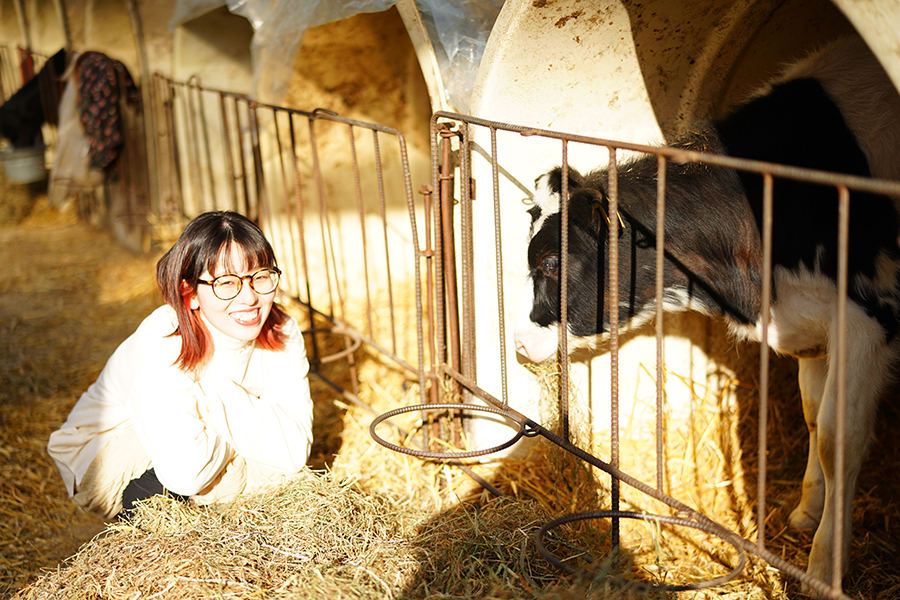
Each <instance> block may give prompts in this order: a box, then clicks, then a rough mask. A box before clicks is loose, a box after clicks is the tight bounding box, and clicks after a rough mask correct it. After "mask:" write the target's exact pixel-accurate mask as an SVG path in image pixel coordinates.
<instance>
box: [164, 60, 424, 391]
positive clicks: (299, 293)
mask: <svg viewBox="0 0 900 600" xmlns="http://www.w3.org/2000/svg"><path fill="white" fill-rule="evenodd" d="M153 84H154V88H153V99H154V100H153V102H154V106H155V107H156V119H157V123H158V125H157V129H156V133H155V138H154V141H155V147H156V150H155V154H156V157H157V174H158V178H157V185H158V188H159V194H158V196H159V202H158V205H157V206H155V207H154V210H153V219H154V221H155V227H154V230H155V231H156V236H157V238H158V239H159V241H162V242H164V243H170V242H171V240H172V238H174V236H177V235H178V233H179V232H180V231H181V229H182V228H183V226H184V224H185V223H186V221H187V220H189V219H191V218H193V217H194V216H196V215H197V214H199V213H201V212H204V211H208V210H235V211H238V212H241V213H243V214H246V215H248V216H249V217H251V218H252V219H254V220H256V221H257V222H258V223H260V226H261V227H262V228H263V229H264V230H265V231H266V234H267V236H268V237H269V239H270V241H271V242H272V244H273V247H274V248H275V251H276V256H277V257H278V261H279V266H280V267H281V269H282V271H284V273H285V277H284V283H283V286H282V287H283V289H284V291H286V292H287V295H288V296H290V298H291V300H292V301H293V302H295V303H296V304H297V305H298V306H299V307H301V308H300V310H301V312H302V313H303V315H304V316H305V319H306V323H305V327H306V333H307V334H308V337H307V341H308V344H309V354H310V362H311V370H312V372H313V374H314V375H316V376H318V377H320V378H322V379H323V380H325V381H326V382H328V383H329V384H331V385H332V386H333V387H335V388H336V389H338V390H339V391H340V392H341V393H342V394H343V395H344V397H345V398H347V399H348V400H350V401H352V402H354V403H356V404H360V405H363V406H365V404H364V403H362V402H361V401H360V399H359V397H358V395H357V390H356V389H354V385H353V384H352V383H351V385H350V387H346V386H341V385H339V384H338V383H337V382H336V381H334V380H333V378H332V377H330V376H329V374H328V372H327V369H325V368H324V367H325V366H326V365H327V363H328V362H330V361H333V360H338V359H344V360H347V361H349V362H350V366H351V369H352V368H353V356H354V355H353V350H355V349H356V348H357V347H358V346H359V345H360V344H362V343H364V344H366V346H367V347H368V348H370V349H372V350H373V351H374V352H376V353H377V354H379V355H380V356H382V357H385V358H387V359H388V360H389V361H391V362H392V363H393V364H395V365H396V366H398V367H399V368H400V369H402V370H403V371H404V372H405V373H407V376H408V377H409V378H411V379H412V380H414V381H417V382H419V384H420V386H419V387H420V389H421V390H422V394H423V395H422V398H423V399H424V397H425V396H424V394H425V390H426V389H427V387H428V386H427V384H426V381H425V366H424V365H425V364H426V356H425V347H424V344H423V340H424V339H425V333H424V329H423V327H424V322H425V321H424V318H423V311H424V303H423V293H424V292H423V289H422V287H421V285H420V282H421V281H423V280H424V279H423V277H422V265H423V258H422V257H421V254H420V253H419V248H420V247H424V246H423V245H422V244H423V242H422V236H421V234H420V233H419V232H420V230H422V228H423V227H427V223H428V222H429V220H428V219H427V217H426V215H425V208H424V207H422V206H420V204H421V203H419V205H417V203H416V202H415V201H414V195H413V189H412V183H411V174H410V164H409V157H408V153H407V146H406V140H405V138H404V136H403V134H402V133H401V132H400V131H397V130H396V129H392V128H389V127H383V126H380V125H376V124H371V123H364V122H360V121H356V120H352V119H347V118H344V117H341V116H338V115H336V114H333V113H331V112H328V111H325V110H313V111H303V110H295V109H289V108H284V107H279V106H273V105H268V104H262V103H259V102H255V101H253V100H250V99H249V98H247V97H246V96H243V95H240V94H234V93H230V92H226V91H221V90H215V89H210V88H206V87H203V86H201V85H200V84H199V83H197V82H196V81H191V82H188V83H180V82H176V81H173V80H170V79H168V78H165V77H161V76H157V77H156V78H155V80H154V82H153ZM335 336H337V337H338V338H342V339H343V340H344V341H343V343H342V344H339V346H340V347H338V348H335V347H334V346H333V344H332V341H333V338H334V337H335ZM326 348H330V350H328V349H326ZM352 379H354V378H351V380H352Z"/></svg>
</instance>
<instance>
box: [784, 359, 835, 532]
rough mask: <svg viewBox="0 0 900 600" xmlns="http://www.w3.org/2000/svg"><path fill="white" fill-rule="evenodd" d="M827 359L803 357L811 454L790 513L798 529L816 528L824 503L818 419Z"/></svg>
mask: <svg viewBox="0 0 900 600" xmlns="http://www.w3.org/2000/svg"><path fill="white" fill-rule="evenodd" d="M827 377H828V362H827V359H825V358H801V359H800V367H799V380H800V396H801V398H802V399H803V418H804V419H805V420H806V427H807V429H808V430H809V456H808V457H807V460H806V472H805V473H804V474H803V492H802V495H801V497H800V504H798V505H797V508H795V509H794V510H793V512H792V513H791V516H790V519H789V522H790V524H791V527H795V528H797V529H815V528H816V526H818V524H819V521H820V520H821V519H822V511H823V510H824V507H825V475H824V473H823V472H822V464H821V463H820V462H819V448H818V433H817V424H816V421H817V419H818V416H819V407H820V406H821V405H822V397H823V396H824V394H825V380H826V378H827Z"/></svg>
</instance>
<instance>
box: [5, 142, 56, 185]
mask: <svg viewBox="0 0 900 600" xmlns="http://www.w3.org/2000/svg"><path fill="white" fill-rule="evenodd" d="M0 163H2V164H3V174H4V175H6V180H7V181H9V182H10V183H34V182H36V181H43V180H44V179H46V178H47V163H46V160H45V159H44V146H32V147H30V148H6V149H5V150H2V151H0Z"/></svg>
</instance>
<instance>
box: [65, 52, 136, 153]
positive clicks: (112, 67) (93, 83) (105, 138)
mask: <svg viewBox="0 0 900 600" xmlns="http://www.w3.org/2000/svg"><path fill="white" fill-rule="evenodd" d="M77 73H78V107H79V109H80V112H81V124H82V125H83V126H84V132H85V134H86V135H87V137H88V140H89V142H90V150H89V154H90V164H91V167H92V168H96V169H106V168H108V167H110V165H112V164H113V162H115V160H116V158H118V156H119V152H120V150H121V146H122V144H123V143H124V135H123V133H122V113H121V109H120V106H119V101H120V98H119V95H120V93H124V95H125V100H126V101H127V102H129V103H132V104H136V103H137V102H138V101H139V99H140V92H139V91H138V88H137V86H136V85H135V83H134V80H133V79H132V78H131V74H130V73H129V72H128V69H126V68H125V65H123V64H122V63H121V62H119V61H118V60H115V59H113V58H110V57H108V56H106V55H105V54H101V53H100V52H85V53H83V54H82V55H81V56H79V57H78V64H77ZM120 78H121V86H122V87H121V88H120V87H119V86H120Z"/></svg>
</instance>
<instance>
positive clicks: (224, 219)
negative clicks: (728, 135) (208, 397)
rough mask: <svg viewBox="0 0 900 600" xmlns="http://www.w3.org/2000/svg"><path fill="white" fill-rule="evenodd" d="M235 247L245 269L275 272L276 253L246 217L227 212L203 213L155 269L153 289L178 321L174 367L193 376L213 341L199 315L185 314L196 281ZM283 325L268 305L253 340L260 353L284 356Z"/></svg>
mask: <svg viewBox="0 0 900 600" xmlns="http://www.w3.org/2000/svg"><path fill="white" fill-rule="evenodd" d="M234 246H238V247H239V248H240V249H241V250H242V251H243V253H244V256H245V257H246V260H247V266H248V267H249V268H250V269H257V268H266V267H275V266H276V265H275V252H274V251H273V250H272V245H271V244H269V241H268V240H267V239H266V237H265V235H263V232H262V231H261V230H260V228H259V227H257V226H256V224H255V223H254V222H253V221H251V220H250V219H248V218H247V217H245V216H243V215H241V214H239V213H236V212H230V211H214V212H207V213H203V214H202V215H200V216H198V217H197V218H195V219H194V220H193V221H191V222H190V223H188V225H187V227H185V228H184V231H183V232H181V236H180V237H179V238H178V241H177V242H175V245H174V246H172V248H171V249H169V251H168V252H166V253H165V254H164V255H163V257H162V258H160V259H159V262H158V263H156V285H157V286H158V287H159V291H160V293H161V294H162V297H163V299H164V300H165V302H166V304H168V305H169V306H171V307H172V308H174V309H175V314H176V315H177V316H178V328H177V329H176V330H175V331H174V332H173V333H172V335H180V336H181V354H179V355H178V359H177V360H176V361H175V364H177V365H178V367H179V368H180V369H181V370H183V371H192V370H194V369H195V368H196V367H197V366H198V365H200V364H201V363H203V362H204V361H205V360H206V358H207V357H208V356H209V353H210V351H211V350H212V337H211V336H210V333H209V331H208V330H207V328H206V326H205V325H204V324H203V321H202V320H201V319H200V316H199V314H198V313H199V310H196V311H195V310H191V308H190V299H191V297H192V296H193V294H194V293H195V292H196V290H197V281H198V280H199V279H200V276H201V275H202V274H203V272H204V271H207V272H209V273H212V272H213V269H215V267H216V266H217V265H218V264H219V259H220V258H221V257H223V256H224V257H225V258H226V260H229V259H228V257H229V256H230V250H231V248H232V247H234ZM226 266H227V267H228V268H229V269H234V268H235V265H231V264H226ZM286 319H287V315H286V314H285V312H284V311H283V310H282V309H281V308H280V307H279V306H278V304H273V305H272V311H271V312H270V313H269V317H268V318H267V319H266V322H265V323H264V324H263V327H262V330H261V331H260V332H259V337H257V338H256V343H257V345H258V346H259V347H260V348H263V349H265V350H283V349H284V343H285V336H284V333H283V331H282V329H281V327H282V325H283V324H284V322H285V320H286Z"/></svg>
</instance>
